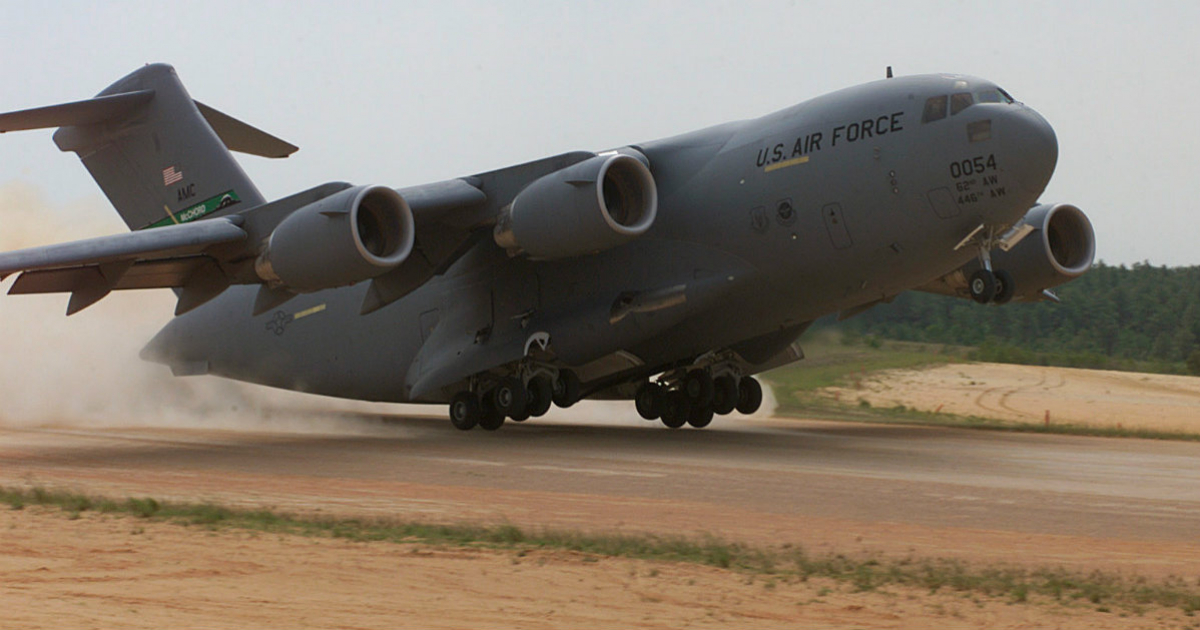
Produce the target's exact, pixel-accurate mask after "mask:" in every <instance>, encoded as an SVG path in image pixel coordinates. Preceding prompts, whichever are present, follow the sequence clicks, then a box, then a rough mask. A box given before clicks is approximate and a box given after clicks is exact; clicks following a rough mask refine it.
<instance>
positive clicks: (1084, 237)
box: [992, 203, 1096, 301]
mask: <svg viewBox="0 0 1200 630" xmlns="http://www.w3.org/2000/svg"><path fill="white" fill-rule="evenodd" d="M1025 226H1029V227H1028V228H1026V227H1025ZM1029 228H1032V231H1031V232H1030V233H1029V234H1028V235H1026V236H1025V238H1023V239H1021V241H1020V242H1018V243H1017V244H1016V245H1014V246H1013V247H1012V248H1011V249H1009V250H1008V251H997V252H994V253H993V254H992V268H993V269H997V270H1004V271H1007V272H1008V273H1009V274H1010V275H1012V278H1013V285H1014V288H1015V293H1014V296H1013V297H1014V299H1019V300H1023V301H1035V300H1038V299H1041V296H1042V291H1044V290H1045V289H1049V288H1051V287H1056V286H1058V285H1060V284H1063V283H1064V282H1067V281H1069V280H1072V279H1075V278H1078V277H1079V276H1081V275H1083V274H1084V273H1085V272H1087V270H1088V269H1091V268H1092V260H1093V259H1094V258H1095V256H1096V233H1095V232H1094V231H1093V230H1092V222H1091V221H1089V220H1088V218H1087V215H1085V214H1084V213H1083V211H1082V210H1080V209H1079V208H1077V207H1075V206H1073V205H1070V204H1065V203H1060V204H1042V205H1038V206H1034V207H1033V208H1032V209H1031V210H1030V211H1029V212H1027V213H1025V217H1024V218H1022V219H1021V220H1020V221H1019V222H1018V223H1017V225H1016V226H1015V227H1014V229H1015V230H1022V229H1029Z"/></svg>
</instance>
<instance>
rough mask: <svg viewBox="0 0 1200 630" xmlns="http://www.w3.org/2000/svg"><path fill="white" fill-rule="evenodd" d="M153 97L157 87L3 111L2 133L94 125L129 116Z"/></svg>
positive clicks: (0, 128) (0, 120)
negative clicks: (7, 111)
mask: <svg viewBox="0 0 1200 630" xmlns="http://www.w3.org/2000/svg"><path fill="white" fill-rule="evenodd" d="M152 98H154V90H138V91H136V92H125V93H122V94H112V95H110V96H97V97H96V98H92V99H88V100H86V101H76V102H74V103H63V104H61V105H49V106H47V107H36V108H34V109H26V110H22V111H19V112H10V113H7V114H0V133H5V132H7V131H25V130H27V129H47V128H50V127H67V126H72V125H94V124H96V123H102V122H105V121H109V120H113V119H116V118H122V117H125V116H128V115H129V114H130V113H131V112H133V111H134V110H135V109H136V108H138V107H139V106H141V105H145V104H146V103H149V102H150V99H152Z"/></svg>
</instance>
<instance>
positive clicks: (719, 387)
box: [712, 375, 738, 416]
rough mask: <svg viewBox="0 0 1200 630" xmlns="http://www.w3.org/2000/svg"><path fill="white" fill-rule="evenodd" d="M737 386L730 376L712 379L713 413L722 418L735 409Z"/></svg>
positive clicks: (735, 380)
mask: <svg viewBox="0 0 1200 630" xmlns="http://www.w3.org/2000/svg"><path fill="white" fill-rule="evenodd" d="M737 404H738V385H737V379H735V378H733V377H732V376H729V375H725V376H718V377H717V378H715V379H713V403H712V407H713V413H716V414H717V415H720V416H724V415H728V414H730V413H732V412H733V410H734V409H737Z"/></svg>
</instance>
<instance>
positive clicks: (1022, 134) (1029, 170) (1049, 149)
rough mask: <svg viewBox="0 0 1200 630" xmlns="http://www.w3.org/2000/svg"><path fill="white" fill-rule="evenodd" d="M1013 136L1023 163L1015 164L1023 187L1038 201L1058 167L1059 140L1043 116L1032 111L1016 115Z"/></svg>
mask: <svg viewBox="0 0 1200 630" xmlns="http://www.w3.org/2000/svg"><path fill="white" fill-rule="evenodd" d="M1013 114H1014V117H1013V120H1012V128H1013V129H1012V131H1013V133H1012V136H1013V141H1014V142H1015V143H1016V145H1017V147H1016V149H1017V151H1016V153H1017V155H1019V156H1020V157H1019V163H1018V164H1016V165H1014V166H1015V170H1016V171H1017V179H1018V181H1019V182H1020V186H1021V187H1022V188H1024V189H1025V190H1026V191H1028V192H1029V193H1030V194H1031V195H1032V196H1033V197H1034V198H1037V197H1038V196H1040V195H1041V194H1042V191H1043V190H1045V189H1046V185H1047V184H1049V183H1050V177H1051V176H1052V175H1054V167H1055V165H1057V164H1058V137H1057V136H1056V135H1055V134H1054V128H1053V127H1051V126H1050V123H1048V122H1046V119H1045V118H1042V115H1041V114H1039V113H1037V112H1035V111H1034V110H1032V109H1029V108H1021V109H1020V110H1017V111H1015V112H1013Z"/></svg>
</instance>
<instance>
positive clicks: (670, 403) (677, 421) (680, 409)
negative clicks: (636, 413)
mask: <svg viewBox="0 0 1200 630" xmlns="http://www.w3.org/2000/svg"><path fill="white" fill-rule="evenodd" d="M691 414H692V403H691V402H689V401H688V398H687V395H686V394H684V393H683V392H681V391H674V392H667V393H666V396H664V397H663V408H662V423H663V424H665V425H667V427H668V428H671V429H678V428H679V427H681V426H683V425H685V424H687V420H688V416H690V415H691Z"/></svg>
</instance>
